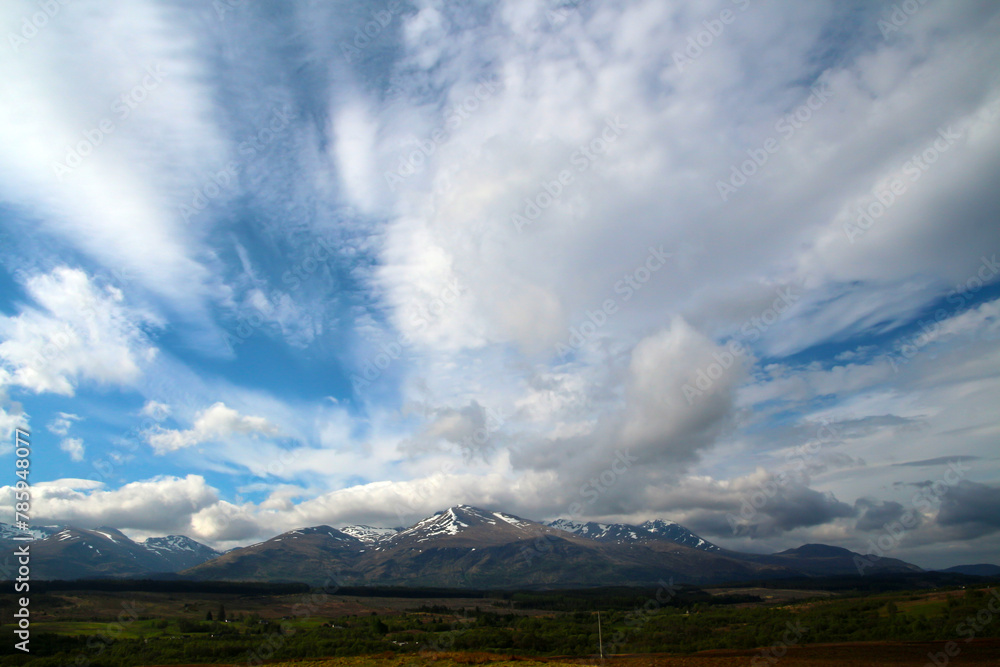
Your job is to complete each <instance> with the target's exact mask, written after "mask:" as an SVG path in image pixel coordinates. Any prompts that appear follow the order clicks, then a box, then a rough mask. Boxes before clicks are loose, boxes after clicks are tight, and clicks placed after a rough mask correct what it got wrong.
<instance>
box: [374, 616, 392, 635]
mask: <svg viewBox="0 0 1000 667" xmlns="http://www.w3.org/2000/svg"><path fill="white" fill-rule="evenodd" d="M372 630H373V631H374V632H375V634H377V635H379V636H380V637H381V636H382V635H385V634H386V633H387V632H389V626H388V625H386V624H385V623H383V622H382V619H381V618H379V617H378V616H375V617H373V618H372Z"/></svg>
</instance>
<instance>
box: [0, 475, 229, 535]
mask: <svg viewBox="0 0 1000 667" xmlns="http://www.w3.org/2000/svg"><path fill="white" fill-rule="evenodd" d="M12 489H13V487H4V489H3V491H4V492H6V493H11V494H13V490H12ZM217 499H218V496H217V494H216V491H215V490H214V489H213V488H211V487H210V486H208V485H207V484H206V483H205V479H204V478H203V477H201V476H200V475H188V476H186V477H183V478H181V477H158V478H154V479H151V480H145V481H138V482H130V483H128V484H125V485H123V486H122V487H120V488H118V489H106V488H104V485H103V484H102V483H101V482H95V481H90V480H79V479H61V480H55V481H52V482H38V483H35V484H33V485H32V503H33V504H32V510H33V512H34V515H33V518H35V519H36V520H37V521H38V522H39V523H41V524H48V525H52V524H69V525H75V526H80V527H82V528H95V527H97V526H102V525H109V526H114V527H116V528H124V529H135V530H148V531H161V534H167V533H178V532H184V531H185V530H188V529H189V528H190V518H191V516H192V515H193V514H195V513H197V512H199V511H201V510H202V509H204V508H205V507H208V506H210V505H212V504H213V503H215V502H216V501H217Z"/></svg>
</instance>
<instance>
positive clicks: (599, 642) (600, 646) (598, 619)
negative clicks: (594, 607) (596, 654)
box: [597, 612, 604, 662]
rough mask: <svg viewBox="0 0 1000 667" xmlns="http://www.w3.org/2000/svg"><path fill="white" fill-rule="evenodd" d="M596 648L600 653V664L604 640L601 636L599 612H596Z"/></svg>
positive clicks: (602, 659)
mask: <svg viewBox="0 0 1000 667" xmlns="http://www.w3.org/2000/svg"><path fill="white" fill-rule="evenodd" d="M597 646H598V647H599V650H600V651H601V662H604V638H603V637H602V636H601V612H597Z"/></svg>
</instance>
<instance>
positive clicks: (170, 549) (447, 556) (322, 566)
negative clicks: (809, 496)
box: [0, 505, 921, 588]
mask: <svg viewBox="0 0 1000 667" xmlns="http://www.w3.org/2000/svg"><path fill="white" fill-rule="evenodd" d="M14 535H15V532H14V530H13V529H12V528H11V527H10V526H5V525H4V524H0V546H3V547H8V546H10V547H12V546H13V545H14V544H15V543H14V542H13V537H14ZM33 535H34V537H35V538H36V539H35V540H34V541H33V542H31V543H30V544H31V557H32V561H31V562H32V575H33V576H34V577H37V578H40V579H82V578H100V577H159V576H167V575H171V576H173V577H180V578H185V579H194V580H227V581H274V582H288V581H296V582H305V583H310V584H315V585H330V584H331V583H332V582H336V583H338V584H348V585H369V586H373V585H378V586H424V587H429V586H442V587H474V588H527V587H552V586H559V587H566V586H578V587H585V586H611V585H653V584H656V583H657V582H660V581H668V580H670V579H671V578H672V579H673V580H674V581H676V582H678V583H681V582H684V583H695V584H697V583H701V584H706V583H717V582H724V581H741V580H743V581H746V580H758V579H774V578H786V577H801V576H831V575H845V574H847V575H849V574H857V573H858V568H857V565H856V562H857V561H856V559H857V558H861V557H863V556H862V555H861V554H856V553H854V552H851V551H848V550H847V549H842V548H840V547H834V546H828V545H821V544H812V545H804V546H802V547H799V548H797V549H789V550H787V551H783V552H780V553H776V554H768V555H761V554H748V553H741V552H736V551H729V550H726V549H723V548H721V547H719V546H717V545H714V544H712V543H710V542H708V541H707V540H705V539H703V538H701V537H699V536H698V535H696V534H694V533H693V532H691V531H690V530H688V529H687V528H685V527H684V526H681V525H679V524H677V523H674V522H672V521H667V520H663V519H657V520H653V521H646V522H645V523H642V524H640V525H631V524H604V523H595V522H579V521H572V520H567V519H557V520H555V521H552V522H550V523H548V524H545V523H540V522H536V521H530V520H528V519H522V518H520V517H517V516H514V515H511V514H507V513H505V512H500V511H491V510H484V509H480V508H477V507H471V506H468V505H457V506H455V507H451V508H449V509H447V510H443V511H440V512H437V513H436V514H434V515H433V516H430V517H427V518H425V519H423V520H421V521H419V522H417V523H416V524H414V525H413V526H410V527H409V528H405V529H397V528H376V527H372V526H346V527H343V528H341V529H337V528H333V527H330V526H313V527H309V528H299V529H296V530H291V531H288V532H286V533H282V534H281V535H277V536H275V537H273V538H271V539H269V540H266V541H264V542H259V543H257V544H252V545H249V546H246V547H241V548H237V549H232V550H230V551H228V552H225V553H220V552H218V551H216V550H214V549H212V548H210V547H208V546H206V545H204V544H201V543H199V542H196V541H195V540H192V539H190V538H188V537H185V536H183V535H171V536H168V537H150V538H147V539H146V540H145V541H143V542H135V541H133V540H131V539H129V538H128V537H127V536H126V535H124V534H123V533H121V532H120V531H118V530H115V529H112V528H98V529H94V530H84V529H80V528H73V527H62V526H48V527H37V528H33ZM867 563H871V564H870V565H868V564H867ZM867 563H866V566H865V574H870V573H873V572H877V573H902V572H920V571H921V569H920V568H919V567H917V566H916V565H911V564H909V563H905V562H903V561H901V560H897V559H893V558H872V559H868V560H867Z"/></svg>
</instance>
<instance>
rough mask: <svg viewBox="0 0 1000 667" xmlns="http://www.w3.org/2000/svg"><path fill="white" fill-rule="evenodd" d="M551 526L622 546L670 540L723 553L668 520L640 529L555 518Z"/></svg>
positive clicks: (650, 522)
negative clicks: (631, 543)
mask: <svg viewBox="0 0 1000 667" xmlns="http://www.w3.org/2000/svg"><path fill="white" fill-rule="evenodd" d="M548 525H549V526H551V527H552V528H558V529H559V530H565V531H566V532H569V533H573V534H575V535H579V536H581V537H588V538H590V539H592V540H598V541H601V542H616V543H619V544H623V543H630V542H644V541H648V540H667V541H670V542H675V543H677V544H682V545H684V546H686V547H692V548H694V549H701V550H703V551H721V549H720V548H719V547H717V546H715V545H714V544H712V543H711V542H709V541H708V540H705V539H704V538H702V537H699V536H698V535H695V534H694V533H692V532H691V531H690V530H688V529H687V528H685V527H684V526H682V525H680V524H678V523H674V522H673V521H669V520H666V519H654V520H652V521H646V522H644V523H643V524H642V525H639V526H633V525H631V524H627V523H610V524H607V523H598V522H596V521H589V522H586V523H584V522H581V521H574V520H571V519H556V520H555V521H552V522H550V523H549V524H548Z"/></svg>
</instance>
